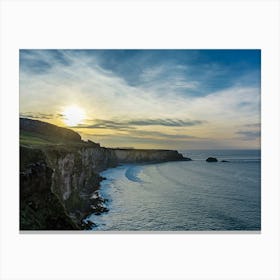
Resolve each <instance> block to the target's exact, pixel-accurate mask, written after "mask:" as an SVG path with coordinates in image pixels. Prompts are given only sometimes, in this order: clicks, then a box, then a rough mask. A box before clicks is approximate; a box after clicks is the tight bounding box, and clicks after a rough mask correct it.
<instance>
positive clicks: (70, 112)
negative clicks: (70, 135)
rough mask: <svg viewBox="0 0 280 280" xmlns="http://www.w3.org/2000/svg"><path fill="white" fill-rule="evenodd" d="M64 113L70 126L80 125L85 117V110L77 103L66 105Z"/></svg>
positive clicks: (65, 120)
mask: <svg viewBox="0 0 280 280" xmlns="http://www.w3.org/2000/svg"><path fill="white" fill-rule="evenodd" d="M62 114H63V115H64V117H65V119H64V122H65V123H66V124H67V125H68V126H75V125H78V124H79V123H82V121H83V120H84V118H85V111H84V110H83V109H82V108H80V107H78V106H75V105H73V106H68V107H66V108H65V109H64V111H63V112H62Z"/></svg>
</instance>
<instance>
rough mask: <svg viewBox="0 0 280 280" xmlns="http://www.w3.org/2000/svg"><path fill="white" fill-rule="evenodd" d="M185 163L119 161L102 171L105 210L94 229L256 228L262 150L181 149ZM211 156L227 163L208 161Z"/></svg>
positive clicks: (94, 216)
mask: <svg viewBox="0 0 280 280" xmlns="http://www.w3.org/2000/svg"><path fill="white" fill-rule="evenodd" d="M180 152H181V153H183V154H184V155H185V156H188V157H191V158H192V159H193V161H189V162H167V163H160V164H146V165H145V164H143V165H122V166H119V167H117V168H112V169H108V170H106V171H104V172H103V173H102V174H101V175H102V176H104V177H106V178H107V180H104V181H103V182H102V183H101V188H100V194H101V195H102V196H103V197H105V198H107V199H108V202H106V205H107V207H108V208H109V212H108V213H104V214H102V215H100V216H96V215H94V214H93V215H91V216H90V218H89V219H90V220H91V221H93V222H94V223H95V224H97V227H95V228H94V230H108V231H132V230H133V231H135V230H137V231H138V230H139V231H188V230H191V231H209V230H260V228H261V172H260V171H261V170H260V167H261V166H260V165H261V161H260V151H257V150H247V151H244V150H243V151H241V150H239V151H237V150H224V151H221V150H219V151H180ZM209 156H214V157H217V158H218V160H228V161H230V162H217V163H208V162H206V161H205V159H206V158H207V157H209Z"/></svg>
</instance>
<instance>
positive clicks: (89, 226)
mask: <svg viewBox="0 0 280 280" xmlns="http://www.w3.org/2000/svg"><path fill="white" fill-rule="evenodd" d="M95 227H96V224H95V223H93V222H92V221H89V220H86V221H83V222H82V225H81V228H82V229H84V230H91V229H93V228H95Z"/></svg>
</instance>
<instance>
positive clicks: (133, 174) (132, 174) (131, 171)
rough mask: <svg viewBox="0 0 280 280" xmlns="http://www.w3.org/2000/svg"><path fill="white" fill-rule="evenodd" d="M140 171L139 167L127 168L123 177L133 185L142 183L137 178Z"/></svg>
mask: <svg viewBox="0 0 280 280" xmlns="http://www.w3.org/2000/svg"><path fill="white" fill-rule="evenodd" d="M141 171H142V169H141V167H139V166H128V167H127V169H126V171H125V177H126V178H127V179H128V180H130V181H132V182H135V183H143V181H142V180H141V179H140V178H139V177H138V175H139V173H140V172H141Z"/></svg>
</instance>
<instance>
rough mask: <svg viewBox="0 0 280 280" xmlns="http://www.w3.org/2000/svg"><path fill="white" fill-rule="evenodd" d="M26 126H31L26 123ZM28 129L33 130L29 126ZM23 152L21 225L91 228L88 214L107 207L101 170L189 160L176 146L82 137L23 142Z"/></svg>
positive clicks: (21, 156) (64, 228)
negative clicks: (122, 145)
mask: <svg viewBox="0 0 280 280" xmlns="http://www.w3.org/2000/svg"><path fill="white" fill-rule="evenodd" d="M30 121H31V123H32V122H33V121H32V120H30ZM35 122H36V121H35ZM25 124H26V122H25ZM36 125H38V123H36V124H35V126H36ZM46 125H47V126H48V124H46ZM44 126H45V124H44ZM57 129H58V130H59V129H60V128H58V127H56V128H53V127H51V128H48V131H49V130H51V131H56V130H57ZM22 131H26V130H25V129H24V128H23V127H21V132H22ZM38 131H41V128H38V127H36V137H40V139H42V137H43V136H42V135H43V133H42V132H40V133H38ZM29 132H34V130H32V129H30V128H29ZM44 133H45V132H44ZM64 133H65V131H63V132H62V134H63V135H64ZM74 133H75V132H74ZM38 135H39V136H38ZM66 135H70V138H71V139H72V140H73V139H74V138H75V139H78V138H77V137H74V138H72V136H73V135H74V134H73V135H72V134H71V133H70V134H68V132H67V133H66ZM47 137H50V136H49V135H47ZM54 137H56V136H55V135H52V139H54ZM67 137H68V136H67ZM44 139H45V138H44ZM67 139H69V138H67ZM27 140H28V139H27ZM31 140H32V141H34V138H31ZM72 140H71V141H72ZM24 141H25V142H24V143H26V138H25V139H24ZM32 141H31V143H38V142H32ZM28 145H29V142H28ZM20 151H21V155H20V164H21V166H20V167H21V168H20V169H21V174H20V228H21V229H23V230H28V229H41V230H54V229H58V230H61V229H62V230H67V229H72V230H73V229H86V228H90V227H91V226H92V225H89V224H85V223H84V222H83V220H84V218H85V217H86V216H87V215H89V214H90V213H96V214H100V213H102V212H106V211H108V209H106V207H104V204H103V203H104V199H103V198H102V197H100V195H99V193H98V189H99V184H100V181H101V180H103V179H104V178H102V177H101V176H100V175H99V173H100V172H101V171H103V170H105V169H107V168H109V167H114V166H117V165H118V164H120V163H140V162H164V161H174V160H184V158H183V156H182V155H181V154H179V153H178V152H177V151H169V150H137V149H108V148H103V147H100V146H99V145H97V144H95V143H93V142H89V143H88V142H83V141H81V140H80V141H78V140H77V141H76V143H75V144H73V143H72V142H71V144H70V143H69V142H67V144H64V145H53V144H51V145H46V144H45V142H44V146H39V147H36V148H35V147H33V146H32V145H31V146H30V145H29V146H21V149H20Z"/></svg>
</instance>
